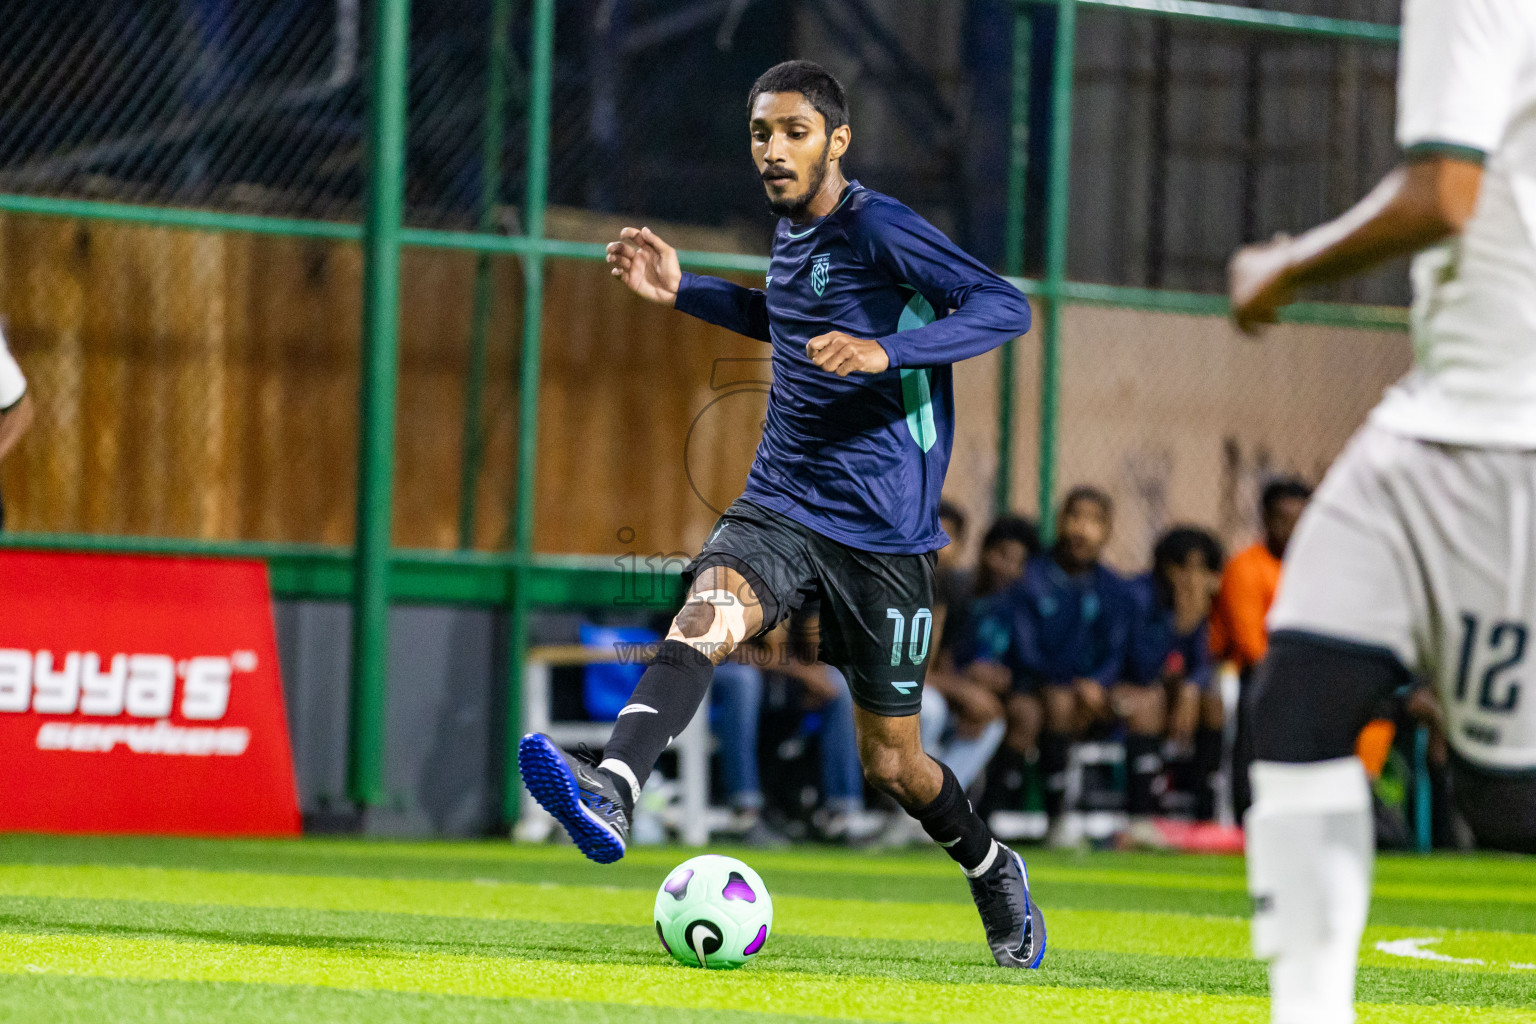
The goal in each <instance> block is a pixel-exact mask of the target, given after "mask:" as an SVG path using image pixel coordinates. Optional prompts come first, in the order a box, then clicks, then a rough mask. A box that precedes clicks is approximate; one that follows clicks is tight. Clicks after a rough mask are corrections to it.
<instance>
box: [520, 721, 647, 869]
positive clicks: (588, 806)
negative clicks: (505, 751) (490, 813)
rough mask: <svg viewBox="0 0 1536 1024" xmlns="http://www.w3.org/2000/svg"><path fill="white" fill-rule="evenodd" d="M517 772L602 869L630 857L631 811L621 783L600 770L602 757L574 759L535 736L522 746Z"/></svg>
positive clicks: (583, 850) (540, 736) (537, 734)
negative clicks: (627, 854)
mask: <svg viewBox="0 0 1536 1024" xmlns="http://www.w3.org/2000/svg"><path fill="white" fill-rule="evenodd" d="M583 753H584V752H583ZM517 767H518V769H519V770H520V771H521V772H522V773H523V785H525V786H527V787H528V792H530V793H532V794H533V798H534V799H535V800H537V801H538V802H539V806H541V807H543V808H544V809H545V810H546V811H548V812H549V813H550V814H551V815H553V816H554V819H555V820H556V821H558V822H559V823H560V824H561V825H562V826H564V828H565V830H566V831H567V832H568V833H570V836H571V839H573V840H575V842H576V845H577V846H578V847H580V848H581V852H582V853H584V854H586V855H587V856H588V857H590V858H591V859H592V860H595V861H597V862H598V863H599V864H612V863H613V862H614V861H616V860H618V859H619V858H620V857H622V856H624V847H625V844H627V843H628V842H629V811H628V810H627V809H626V807H625V803H624V797H623V795H622V793H621V791H620V789H619V785H620V783H619V781H618V780H617V779H615V778H614V777H613V776H612V775H610V774H609V773H608V772H606V771H599V770H598V768H597V763H596V758H594V757H591V756H590V755H588V756H585V757H582V756H578V757H572V756H571V755H569V754H567V753H566V752H565V751H563V750H561V749H560V748H559V747H557V746H555V744H554V741H553V740H551V739H550V738H549V737H548V736H545V735H544V734H543V733H537V732H531V733H529V734H528V735H526V736H524V737H523V738H522V741H521V742H520V743H518V745H517Z"/></svg>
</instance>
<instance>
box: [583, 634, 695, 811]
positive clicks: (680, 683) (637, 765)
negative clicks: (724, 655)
mask: <svg viewBox="0 0 1536 1024" xmlns="http://www.w3.org/2000/svg"><path fill="white" fill-rule="evenodd" d="M714 677H715V666H714V664H713V663H712V662H710V660H709V659H708V658H706V657H704V655H702V654H700V653H699V652H698V651H697V650H695V649H694V648H692V647H690V646H688V645H687V644H685V643H683V642H682V641H681V640H663V641H662V642H661V645H660V646H659V647H657V648H656V656H655V657H654V658H652V659H651V664H650V665H649V666H648V667H647V668H646V670H645V674H644V675H643V676H641V677H640V682H639V683H637V684H636V685H635V692H634V693H633V694H631V695H630V698H629V703H627V704H626V705H624V708H625V710H628V709H629V708H632V707H638V708H640V709H642V710H636V711H630V712H629V713H628V714H625V713H624V711H620V712H619V720H618V721H617V722H615V723H614V724H613V736H612V737H611V738H610V739H609V740H608V744H607V745H606V746H605V747H603V760H605V761H606V760H608V759H609V758H613V759H614V760H617V761H622V762H624V764H625V765H627V766H628V767H629V770H630V771H632V772H634V774H635V781H636V782H637V783H638V784H639V785H640V786H644V785H645V780H646V779H648V778H650V777H651V770H652V769H653V768H655V767H656V759H657V758H658V757H660V756H661V752H662V751H663V750H666V749H667V744H669V743H671V742H672V741H673V740H674V739H676V738H677V735H678V734H679V733H681V732H682V731H683V730H684V729H685V728H687V726H688V723H689V722H690V721H692V720H693V715H694V712H696V711H698V710H699V705H700V704H701V703H703V701H704V694H705V693H707V692H708V691H709V683H710V680H712V679H713V678H714ZM628 788H629V786H628V784H627V783H626V784H625V785H622V786H620V787H619V789H620V790H621V791H624V790H627V789H628ZM639 795H640V792H639V790H638V789H636V790H635V792H633V793H630V794H629V797H630V803H629V806H630V807H633V805H634V800H635V799H636V798H637V797H639Z"/></svg>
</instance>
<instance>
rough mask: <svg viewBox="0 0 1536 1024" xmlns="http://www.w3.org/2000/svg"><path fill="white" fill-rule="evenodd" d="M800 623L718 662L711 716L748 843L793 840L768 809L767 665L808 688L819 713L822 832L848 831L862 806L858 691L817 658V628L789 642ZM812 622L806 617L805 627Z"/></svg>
mask: <svg viewBox="0 0 1536 1024" xmlns="http://www.w3.org/2000/svg"><path fill="white" fill-rule="evenodd" d="M795 625H796V624H791V626H789V627H780V628H779V629H776V630H774V631H773V632H772V633H770V634H769V635H768V636H767V637H764V638H762V639H761V640H758V641H753V642H751V643H747V644H743V645H741V647H740V648H739V650H738V651H737V652H736V653H735V654H733V655H732V656H731V657H730V658H729V659H727V660H726V661H725V662H723V663H721V664H720V665H718V666H716V668H715V681H714V687H713V691H712V700H711V712H712V714H711V720H712V722H713V724H714V727H715V733H716V735H717V736H718V737H719V739H720V754H721V758H722V761H723V763H722V766H721V767H722V774H723V775H724V777H725V785H726V791H727V793H728V794H729V798H730V801H731V809H732V810H733V811H734V812H735V820H734V821H733V822H732V829H733V831H739V832H740V833H741V837H742V842H743V843H745V844H746V845H748V846H759V847H772V846H782V845H785V844H787V843H788V842H789V840H788V838H787V837H785V836H784V835H783V834H782V833H780V832H778V831H777V830H775V829H774V828H773V827H772V826H771V825H770V824H769V823H768V822H767V821H766V820H765V819H764V817H763V789H762V782H761V780H760V777H759V774H758V750H757V737H758V723H759V718H760V713H761V709H762V704H763V686H764V673H765V672H766V671H777V672H782V673H784V674H786V675H789V676H792V677H793V678H794V679H795V680H796V681H797V682H798V683H799V684H800V685H801V687H802V689H803V692H804V695H805V709H806V710H807V711H817V712H819V713H820V716H821V720H822V727H821V797H822V810H823V812H824V813H823V814H822V815H821V816H820V820H821V832H822V835H823V837H824V838H829V839H838V838H846V837H848V833H849V827H850V822H851V821H852V820H853V819H854V818H856V817H857V816H858V814H859V812H861V811H863V809H864V770H863V768H862V767H861V766H860V764H859V750H858V744H857V742H856V741H855V739H854V732H853V696H852V694H851V693H850V692H849V690H848V683H847V681H846V680H844V679H843V675H842V673H841V672H839V671H838V670H837V669H835V668H832V667H831V666H830V665H823V664H818V663H816V662H815V660H814V657H815V655H814V651H815V646H814V636H805V635H802V636H797V637H796V641H797V642H795V643H793V644H792V643H791V641H790V638H789V636H788V632H789V630H790V629H791V628H794V627H795ZM806 628H807V627H806V626H805V625H804V624H800V629H801V630H805V629H806ZM807 648H809V649H807ZM807 654H809V655H810V657H809V658H807V657H806V655H807Z"/></svg>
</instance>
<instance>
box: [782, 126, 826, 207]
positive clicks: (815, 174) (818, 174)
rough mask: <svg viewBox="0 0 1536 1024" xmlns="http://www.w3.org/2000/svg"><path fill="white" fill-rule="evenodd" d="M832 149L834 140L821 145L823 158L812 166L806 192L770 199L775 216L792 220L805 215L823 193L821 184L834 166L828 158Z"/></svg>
mask: <svg viewBox="0 0 1536 1024" xmlns="http://www.w3.org/2000/svg"><path fill="white" fill-rule="evenodd" d="M831 149H832V140H831V139H828V140H827V144H826V145H825V146H822V147H821V159H819V160H818V161H816V165H815V166H814V167H812V168H811V180H810V184H809V185H807V186H806V189H805V191H804V192H801V193H800V194H799V195H798V196H795V197H794V198H793V199H772V198H770V199H769V200H768V209H769V211H770V212H772V213H773V215H774V216H775V217H788V218H789V219H790V220H798V219H799V218H800V217H802V216H804V215H805V211H806V208H807V207H809V206H810V205H811V200H813V199H815V198H816V196H817V195H819V194H820V193H821V186H822V185H823V184H825V183H826V180H827V171H828V170H829V169H830V168H831V166H832V164H831V161H830V160H828V159H827V154H828V153H829V152H830V151H831Z"/></svg>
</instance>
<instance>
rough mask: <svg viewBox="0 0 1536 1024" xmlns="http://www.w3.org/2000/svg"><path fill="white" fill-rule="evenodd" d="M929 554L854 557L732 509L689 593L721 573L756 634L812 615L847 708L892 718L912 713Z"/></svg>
mask: <svg viewBox="0 0 1536 1024" xmlns="http://www.w3.org/2000/svg"><path fill="white" fill-rule="evenodd" d="M935 563H936V556H935V554H934V552H931V551H930V552H926V553H924V554H918V555H891V554H881V553H879V552H874V551H860V550H858V549H857V548H851V547H848V546H847V545H844V544H839V543H838V542H837V541H835V540H831V539H830V538H827V537H823V536H822V535H821V534H819V533H817V532H816V531H814V530H812V529H810V528H809V527H806V526H802V525H801V524H799V523H797V522H795V521H794V520H793V519H790V518H789V517H788V516H785V515H781V514H779V513H778V512H773V511H770V510H768V509H765V508H763V507H761V506H760V505H754V504H752V503H751V502H749V501H741V500H738V501H735V502H733V503H732V504H731V507H730V508H728V509H726V510H725V514H724V515H723V516H721V517H720V520H719V522H717V523H716V524H715V529H714V531H713V532H712V533H711V534H710V537H709V540H708V541H706V542H705V544H704V550H702V551H700V552H699V556H698V557H697V558H695V559H694V560H693V561H692V562H691V563H689V565H688V567H687V568H685V569H684V570H683V582H684V583H685V584H691V583H692V582H693V578H694V577H695V576H696V575H698V573H699V572H701V571H702V570H704V569H708V568H713V567H714V566H724V567H726V568H728V569H734V570H736V571H737V572H739V573H741V575H742V576H743V577H744V578H745V579H746V581H747V584H748V585H749V586H751V588H752V590H753V593H755V594H756V595H757V598H758V600H759V601H760V602H761V603H762V610H763V629H762V632H764V633H766V632H767V631H768V630H770V629H772V628H773V627H774V626H777V625H778V624H779V623H780V622H783V621H784V620H785V619H787V618H789V616H790V615H792V614H794V613H796V612H800V611H802V610H804V611H805V612H809V611H810V610H811V609H812V608H815V609H817V611H818V612H819V614H820V618H821V660H822V661H824V662H826V663H827V664H828V665H831V666H833V667H834V668H837V669H840V670H841V671H842V673H843V675H844V676H846V677H847V679H848V687H849V689H850V690H851V691H852V692H853V699H854V702H855V703H857V704H858V705H859V707H861V708H863V709H865V710H866V711H870V712H873V713H874V714H877V715H885V716H888V717H892V718H897V717H904V716H907V715H915V714H917V711H918V708H919V706H921V704H922V700H923V676H924V674H925V672H926V670H927V667H928V655H929V652H930V650H931V649H932V648H934V647H937V646H938V645H937V643H936V640H937V638H936V637H935V636H934V635H933V576H934V566H935Z"/></svg>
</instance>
